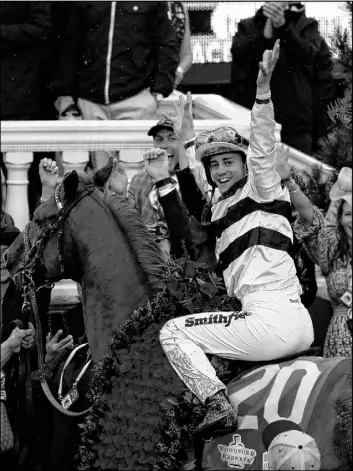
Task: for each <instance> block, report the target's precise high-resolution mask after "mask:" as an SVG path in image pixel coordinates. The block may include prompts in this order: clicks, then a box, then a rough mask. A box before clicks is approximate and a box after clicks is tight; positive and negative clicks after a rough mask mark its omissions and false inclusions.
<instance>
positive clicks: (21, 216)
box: [4, 152, 33, 231]
mask: <svg viewBox="0 0 353 471" xmlns="http://www.w3.org/2000/svg"><path fill="white" fill-rule="evenodd" d="M4 161H5V164H6V168H7V198H6V206H5V211H6V212H7V213H9V214H10V216H12V217H13V220H14V221H15V225H16V226H17V227H18V228H19V229H20V230H21V231H22V230H23V229H24V228H25V226H26V224H27V222H28V221H29V206H28V193H27V187H28V169H29V167H30V165H31V163H32V162H33V153H32V152H7V153H5V158H4Z"/></svg>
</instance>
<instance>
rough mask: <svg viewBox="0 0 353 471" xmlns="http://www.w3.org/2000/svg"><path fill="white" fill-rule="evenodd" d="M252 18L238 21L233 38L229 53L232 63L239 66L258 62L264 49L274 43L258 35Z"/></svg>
mask: <svg viewBox="0 0 353 471" xmlns="http://www.w3.org/2000/svg"><path fill="white" fill-rule="evenodd" d="M253 21H254V19H253V18H249V19H246V20H243V21H240V22H239V24H238V30H237V32H236V33H235V35H234V36H233V40H232V47H231V53H232V58H233V61H234V62H235V63H236V64H239V65H248V64H250V63H253V62H259V61H260V60H261V57H262V54H263V52H264V50H265V49H267V48H269V47H273V44H274V41H273V40H269V39H267V38H265V37H264V35H263V34H258V31H257V29H256V27H255V26H253Z"/></svg>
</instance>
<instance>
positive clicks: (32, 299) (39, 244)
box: [14, 184, 96, 417]
mask: <svg viewBox="0 0 353 471" xmlns="http://www.w3.org/2000/svg"><path fill="white" fill-rule="evenodd" d="M60 189H61V184H60V185H58V186H57V187H56V188H55V191H54V199H55V203H56V206H57V208H58V217H57V219H56V221H55V222H54V223H53V224H50V225H49V226H48V227H47V228H46V229H45V230H44V232H43V234H42V235H41V236H40V237H39V239H38V240H37V241H36V242H35V243H34V244H33V245H32V246H31V242H30V238H29V230H30V224H31V222H28V223H27V225H26V227H25V230H24V245H25V263H24V267H23V268H22V270H20V271H19V272H18V273H16V275H14V281H15V283H16V284H17V283H18V284H19V285H20V286H22V289H23V304H22V316H23V319H24V320H26V322H25V323H26V324H27V323H28V320H29V319H30V316H31V313H32V314H33V317H34V324H35V328H36V338H37V356H38V373H39V379H40V383H41V386H42V389H43V392H44V394H45V395H46V397H47V399H48V400H49V402H50V403H51V404H52V405H53V406H54V407H55V408H56V409H57V410H59V412H61V413H63V414H65V415H68V416H71V417H78V416H82V415H84V414H86V413H87V412H89V411H90V410H91V409H92V407H90V408H88V409H86V410H84V411H82V412H71V411H69V410H67V409H64V408H63V407H62V405H61V404H60V403H59V402H58V401H57V400H56V399H55V398H54V396H53V394H52V392H51V391H50V388H49V386H48V383H47V380H46V372H45V365H44V354H43V350H44V349H43V336H42V327H41V322H40V317H39V310H38V304H37V298H36V292H38V291H39V290H41V289H42V288H52V287H53V286H54V283H51V282H48V281H44V283H43V284H41V285H40V286H39V287H38V288H36V284H35V281H34V278H35V275H36V271H37V269H38V267H39V264H40V263H42V264H43V252H44V249H45V247H46V245H47V243H48V242H49V240H50V239H51V238H52V237H53V236H54V235H55V234H58V243H57V244H58V254H59V255H58V256H59V263H60V275H63V274H64V272H65V266H64V257H63V246H64V245H63V234H64V224H65V221H66V220H67V218H68V216H69V214H70V212H71V211H72V209H73V208H74V207H75V206H77V204H78V203H79V202H80V201H81V200H82V199H83V198H85V197H86V196H88V195H92V193H93V192H94V191H95V190H96V187H95V186H94V185H93V184H92V185H84V186H83V188H82V189H81V190H80V192H79V193H78V195H77V196H76V198H75V199H74V200H73V201H71V202H70V203H67V204H65V205H64V204H62V202H61V200H60Z"/></svg>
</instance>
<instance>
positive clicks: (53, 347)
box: [45, 329, 74, 361]
mask: <svg viewBox="0 0 353 471" xmlns="http://www.w3.org/2000/svg"><path fill="white" fill-rule="evenodd" d="M62 334H63V331H62V330H61V329H60V330H58V331H57V333H56V334H55V335H54V336H53V337H52V335H51V333H49V334H48V335H47V337H46V345H45V350H46V352H47V354H46V357H45V359H46V361H48V360H49V359H51V358H52V357H53V356H55V355H56V354H57V353H60V352H61V351H62V350H64V349H65V348H72V347H73V344H74V341H73V338H72V335H68V336H67V337H65V338H64V339H62V340H59V338H60V337H61V335H62Z"/></svg>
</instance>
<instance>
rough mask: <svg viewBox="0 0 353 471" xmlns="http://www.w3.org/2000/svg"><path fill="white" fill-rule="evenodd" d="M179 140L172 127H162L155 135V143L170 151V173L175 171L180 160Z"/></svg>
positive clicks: (155, 145)
mask: <svg viewBox="0 0 353 471" xmlns="http://www.w3.org/2000/svg"><path fill="white" fill-rule="evenodd" d="M179 144H180V143H179V140H178V138H177V137H176V135H175V133H174V131H172V130H171V129H161V130H160V131H158V132H157V133H156V134H155V136H154V137H153V145H154V147H155V148H157V147H159V148H160V149H164V150H166V151H167V152H168V160H169V173H174V169H175V166H176V164H177V163H178V162H179Z"/></svg>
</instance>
